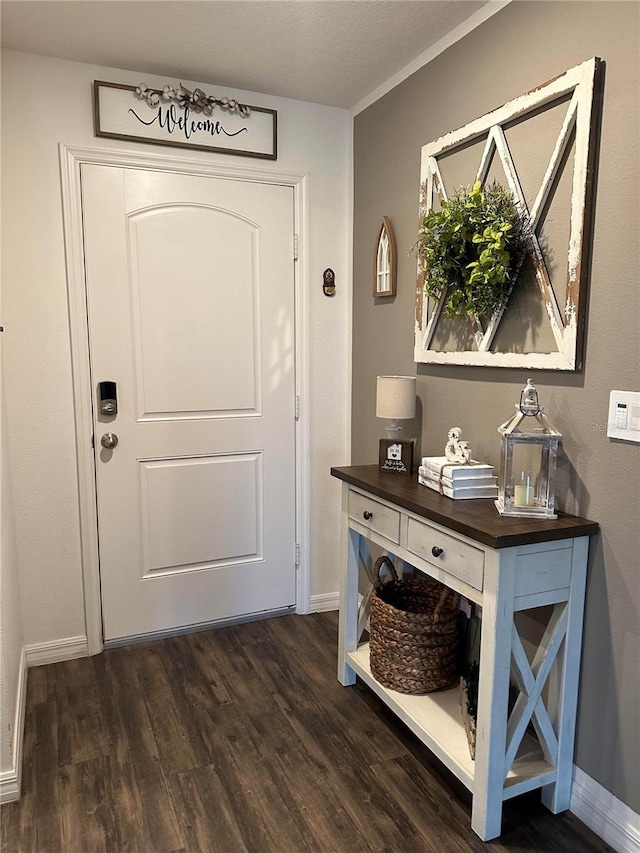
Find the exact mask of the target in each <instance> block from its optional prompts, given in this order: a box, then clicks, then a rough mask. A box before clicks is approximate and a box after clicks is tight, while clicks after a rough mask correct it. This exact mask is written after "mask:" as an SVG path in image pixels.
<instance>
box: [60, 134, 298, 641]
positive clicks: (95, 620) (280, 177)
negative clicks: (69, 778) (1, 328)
mask: <svg viewBox="0 0 640 853" xmlns="http://www.w3.org/2000/svg"><path fill="white" fill-rule="evenodd" d="M59 160H60V175H61V184H62V216H63V227H64V248H65V258H66V269H67V294H68V303H69V326H70V336H71V370H72V378H73V400H74V419H75V432H76V461H77V470H78V505H79V517H80V548H81V564H82V579H83V595H84V612H85V627H86V632H87V647H88V651H89V654H90V655H93V654H98V653H99V652H101V651H102V649H103V647H104V640H103V631H102V602H101V597H100V562H99V547H98V505H97V495H96V479H95V478H96V471H95V456H94V453H93V444H92V439H93V431H94V430H93V409H92V401H91V373H90V358H89V324H88V317H87V291H86V279H85V267H84V235H83V225H82V186H81V177H80V171H81V167H82V166H83V165H91V164H93V165H100V166H117V167H121V168H133V169H147V170H156V171H161V172H177V173H180V174H187V175H194V176H201V177H212V178H224V179H228V180H239V181H250V182H253V183H262V184H278V185H280V186H290V187H292V189H293V196H294V233H295V234H296V235H297V236H298V245H297V260H296V261H295V263H294V302H295V393H296V395H297V396H298V397H299V399H300V401H301V404H300V406H299V408H298V413H299V416H298V419H297V421H296V426H295V455H296V461H295V472H296V477H295V489H296V496H295V509H296V543H297V545H298V546H299V547H298V549H296V550H297V553H298V566H297V572H296V611H297V612H298V613H308V612H310V610H311V578H310V574H311V571H310V548H309V534H310V512H311V510H310V507H311V499H310V482H311V477H310V474H311V472H310V459H311V453H310V450H311V447H310V421H309V411H310V406H309V402H308V401H309V393H310V385H309V383H310V361H311V359H310V346H311V330H310V327H309V324H310V310H309V298H308V293H309V289H308V286H307V284H308V281H309V269H308V264H309V261H308V251H307V246H308V245H309V240H308V236H309V194H308V184H309V175H308V173H307V172H285V171H282V172H281V171H278V170H273V169H263V168H260V167H256V166H237V165H229V166H227V165H226V164H223V163H218V162H215V163H211V164H208V163H207V162H206V161H202V160H195V159H188V158H184V157H175V156H171V155H165V154H163V153H158V154H157V153H155V152H146V151H128V150H126V149H110V148H102V147H88V146H74V145H66V144H64V143H60V144H59ZM292 244H293V234H292ZM291 252H292V255H291V257H292V263H293V258H294V254H293V253H294V246H293V245H292V247H291Z"/></svg>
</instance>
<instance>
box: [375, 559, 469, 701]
mask: <svg viewBox="0 0 640 853" xmlns="http://www.w3.org/2000/svg"><path fill="white" fill-rule="evenodd" d="M384 565H386V566H387V567H388V569H389V572H390V574H391V580H390V581H387V582H386V583H384V584H383V583H382V582H381V580H380V569H381V568H382V566H384ZM459 600H460V596H459V595H458V593H455V592H453V591H452V590H450V589H448V588H447V587H446V586H444V585H443V584H441V583H438V581H435V580H432V579H431V578H427V577H424V578H406V579H405V578H402V579H399V578H398V574H397V572H396V570H395V567H394V565H393V563H392V562H391V560H390V559H389V558H388V557H380V558H379V559H378V560H377V561H376V563H375V566H374V591H373V594H372V596H371V620H370V665H371V672H372V674H373V676H374V678H375V679H376V680H377V681H379V682H380V684H382V685H384V686H385V687H389V688H391V689H392V690H398V691H399V692H401V693H415V694H418V693H430V692H431V691H433V690H442V689H443V688H446V687H450V686H451V685H452V684H453V682H454V681H455V680H456V675H457V669H458V604H459Z"/></svg>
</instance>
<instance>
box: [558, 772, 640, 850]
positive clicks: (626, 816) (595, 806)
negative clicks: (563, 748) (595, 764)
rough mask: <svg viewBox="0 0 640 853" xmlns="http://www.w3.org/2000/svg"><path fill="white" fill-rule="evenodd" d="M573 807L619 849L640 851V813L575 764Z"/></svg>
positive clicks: (595, 829)
mask: <svg viewBox="0 0 640 853" xmlns="http://www.w3.org/2000/svg"><path fill="white" fill-rule="evenodd" d="M570 809H571V811H572V812H573V814H574V815H575V816H576V817H577V818H579V819H580V820H581V821H582V822H583V823H584V824H585V825H586V826H588V827H589V829H591V830H592V831H593V832H595V833H596V835H599V836H600V838H602V839H603V841H605V842H606V843H607V844H610V845H611V847H613V849H614V850H616V851H618V853H640V815H638V814H636V812H634V811H633V810H632V809H630V808H629V806H627V805H625V804H624V803H623V802H622V801H621V800H619V799H618V798H617V797H614V795H613V794H612V793H611V792H610V791H607V789H606V788H603V787H602V785H600V784H598V782H596V781H595V779H592V778H591V776H587V774H586V773H584V772H583V771H582V770H580V768H579V767H576V768H575V772H574V776H573V789H572V791H571V806H570Z"/></svg>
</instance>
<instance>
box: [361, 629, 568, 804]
mask: <svg viewBox="0 0 640 853" xmlns="http://www.w3.org/2000/svg"><path fill="white" fill-rule="evenodd" d="M346 657H347V663H348V664H349V666H350V667H351V668H352V669H353V670H354V672H355V673H356V674H357V675H358V676H359V677H360V678H361V679H362V680H363V681H364V682H365V684H366V685H367V686H368V687H370V688H371V690H373V692H374V693H376V694H377V695H378V696H379V697H380V698H381V699H382V701H383V702H384V703H385V704H386V705H388V707H389V708H391V710H392V711H393V712H394V713H395V714H396V715H397V716H398V717H399V719H401V720H402V722H403V723H404V724H405V725H406V726H407V727H408V728H409V729H411V731H412V732H413V733H414V734H415V735H416V737H417V738H418V739H419V740H420V741H422V743H424V744H425V746H427V747H428V748H429V749H430V750H431V751H432V752H433V753H434V755H436V756H437V757H438V758H439V759H440V761H442V763H443V764H444V765H445V766H446V767H447V768H448V769H449V770H450V771H451V772H452V773H453V774H454V775H455V776H457V778H458V779H460V781H461V782H462V783H463V784H464V785H465V786H466V787H467V788H469V790H470V791H472V792H473V790H474V766H475V762H474V761H473V759H472V758H471V754H470V752H469V745H468V743H467V738H466V734H465V730H464V723H463V720H462V714H461V711H460V700H459V693H458V688H457V687H456V688H453V689H451V690H440V691H437V692H435V693H427V694H424V695H420V696H410V695H407V694H405V693H399V692H398V691H397V690H389V689H388V688H386V687H383V685H382V684H380V683H379V682H378V681H376V679H375V678H374V677H373V675H372V674H371V669H370V666H369V644H368V643H364V644H362V645H361V646H359V647H358V649H357V650H356V651H354V652H348V653H347V656H346ZM555 777H556V771H555V768H554V767H552V766H551V765H550V764H548V763H547V762H546V761H545V760H544V759H543V758H542V751H541V748H540V745H539V743H538V741H537V740H536V739H535V738H533V737H530V736H528V735H525V738H524V739H523V743H522V746H521V748H520V751H519V754H518V758H517V759H516V761H515V762H514V764H513V767H512V768H511V770H510V771H509V773H508V774H507V778H506V780H505V786H504V791H503V799H505V800H506V799H510V798H511V797H515V796H517V795H518V794H522V793H524V792H525V791H530V790H533V789H535V788H540V787H542V786H543V785H548V784H549V783H551V782H553V781H554V780H555Z"/></svg>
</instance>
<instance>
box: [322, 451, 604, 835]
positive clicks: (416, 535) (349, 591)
mask: <svg viewBox="0 0 640 853" xmlns="http://www.w3.org/2000/svg"><path fill="white" fill-rule="evenodd" d="M331 473H332V475H333V476H334V477H337V478H338V479H340V480H342V483H343V486H342V488H343V503H342V559H343V568H342V575H341V578H342V580H341V591H340V628H339V650H338V678H339V680H340V682H341V684H343V685H345V686H346V685H350V684H353V683H354V682H355V680H356V676H358V677H360V678H361V679H362V681H363V682H364V683H365V684H367V685H368V686H369V687H370V688H371V689H372V690H373V691H374V692H375V693H376V694H377V695H378V696H379V697H380V698H381V699H382V701H383V702H385V703H386V704H387V705H388V706H389V708H391V710H393V711H394V713H395V714H397V716H398V717H399V718H400V719H401V720H402V721H403V722H404V723H405V724H406V725H407V726H408V727H409V728H410V729H411V731H412V732H413V733H414V734H415V735H416V736H417V737H418V738H419V739H420V740H421V741H422V742H423V743H424V744H426V746H427V747H429V749H431V750H432V752H433V753H434V754H435V755H436V756H437V757H438V758H439V759H440V760H441V761H442V762H443V763H444V764H445V765H446V766H447V767H448V768H449V770H450V771H451V772H452V773H454V774H455V776H457V777H458V779H460V780H461V781H462V782H463V783H464V784H465V785H466V786H467V788H469V790H470V791H471V792H472V794H473V807H472V819H471V825H472V828H473V830H474V831H475V832H476V833H477V834H478V835H479V836H480V838H482V839H483V840H485V841H487V840H489V839H491V838H496V837H497V836H499V835H500V832H501V821H502V803H503V802H504V801H505V800H507V799H510V798H511V797H515V796H517V795H518V794H522V793H524V792H525V791H530V790H533V789H536V788H540V789H542V799H543V802H544V803H545V805H546V806H547V807H548V808H549V809H550V810H551V811H552V812H554V813H558V812H561V811H564V810H566V809H567V808H569V803H570V798H571V785H572V778H573V747H574V735H575V718H576V706H577V697H578V678H579V669H580V654H581V645H582V621H583V610H584V596H585V583H586V574H587V557H588V549H589V536H591V535H594V534H596V533H597V532H598V529H599V528H598V525H597V524H596V523H595V522H593V521H588V520H587V519H584V518H577V517H575V516H569V515H562V514H560V517H559V518H558V519H557V520H549V519H540V520H531V519H520V518H506V517H502V516H500V515H499V514H498V512H497V510H496V508H495V506H494V504H493V501H491V500H473V501H454V500H451V499H450V498H447V497H444V496H441V495H439V494H438V493H437V492H433V491H431V490H430V489H427V488H425V487H424V486H420V485H418V483H417V482H415V481H414V479H413V478H409V477H404V476H399V475H395V474H388V473H382V472H380V471H379V470H378V467H377V466H376V465H367V466H358V467H349V468H332V470H331ZM370 543H375V544H376V545H377V546H379V547H380V548H382V549H383V551H384V552H386V553H388V554H390V555H395V556H396V557H397V558H399V561H401V562H404V563H406V564H409V565H410V566H414V567H415V568H416V569H418V570H419V571H420V572H424V573H425V574H427V575H430V576H431V577H433V578H436V579H437V580H439V581H441V582H442V583H444V584H446V585H447V586H449V587H450V588H451V589H454V590H456V591H458V592H459V593H461V594H462V595H463V596H465V597H466V598H468V599H469V600H471V601H473V602H475V603H476V604H477V605H479V606H480V607H481V608H482V636H481V650H480V680H479V687H478V715H477V733H476V758H475V761H473V760H472V759H471V755H470V752H469V747H468V743H467V739H466V735H465V730H464V724H463V720H462V714H461V710H460V704H459V691H458V688H454V689H451V690H446V691H439V692H436V693H429V694H426V695H422V696H410V695H406V694H403V693H399V692H397V691H395V690H389V689H387V688H386V687H383V686H382V685H381V684H379V683H378V682H377V681H376V680H375V679H374V678H373V676H372V675H371V670H370V668H369V645H368V643H361V642H360V641H361V638H362V634H363V631H364V628H365V626H366V623H367V618H368V611H369V598H370V593H371V585H370V584H369V587H368V591H367V593H366V594H365V596H364V598H363V599H362V601H361V602H359V598H360V596H359V575H360V568H361V567H363V568H364V569H365V570H366V571H367V572H368V574H369V577H371V565H372V557H371V554H370V552H369V545H370ZM360 586H361V585H360ZM547 605H548V606H550V608H551V609H550V613H551V616H550V618H549V622H548V625H547V627H546V629H545V631H544V635H543V637H542V640H541V642H540V645H539V647H538V649H537V651H536V652H535V655H534V657H533V660H532V662H531V663H530V662H529V659H528V657H527V654H526V653H525V649H524V647H523V643H522V640H521V638H520V635H519V632H518V630H517V627H516V624H515V622H514V615H515V614H516V613H517V612H518V611H523V610H530V609H532V608H535V607H542V606H547ZM510 683H514V684H515V685H516V686H517V688H518V690H519V695H518V697H517V700H516V702H515V705H514V706H513V708H512V710H511V713H509V709H508V705H509V685H510ZM530 723H532V724H533V728H534V730H535V732H536V734H537V739H536V738H532V737H531V736H530V735H529V734H528V733H527V732H526V730H527V728H530V726H529V724H530Z"/></svg>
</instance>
